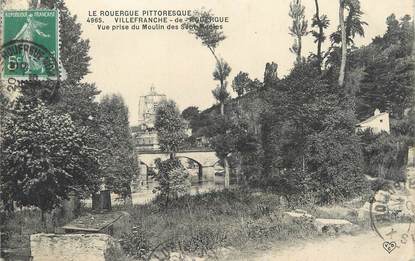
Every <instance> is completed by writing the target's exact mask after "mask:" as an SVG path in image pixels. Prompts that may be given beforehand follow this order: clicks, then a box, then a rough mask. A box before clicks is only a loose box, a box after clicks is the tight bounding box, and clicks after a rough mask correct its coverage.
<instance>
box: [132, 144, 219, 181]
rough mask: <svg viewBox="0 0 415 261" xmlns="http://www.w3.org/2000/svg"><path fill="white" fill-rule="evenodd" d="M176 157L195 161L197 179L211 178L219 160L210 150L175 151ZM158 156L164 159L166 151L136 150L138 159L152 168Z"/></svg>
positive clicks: (166, 154) (167, 156)
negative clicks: (197, 169)
mask: <svg viewBox="0 0 415 261" xmlns="http://www.w3.org/2000/svg"><path fill="white" fill-rule="evenodd" d="M176 157H177V158H178V159H183V158H185V159H190V160H192V161H193V162H195V163H196V164H197V165H198V167H199V171H198V177H199V180H202V179H204V180H213V179H214V177H215V166H216V165H217V164H218V162H219V158H218V157H217V156H216V153H215V151H212V150H186V151H181V152H177V153H176ZM158 158H160V159H161V160H166V159H168V158H169V154H168V153H164V152H162V151H140V152H138V161H139V162H140V164H141V165H145V166H146V168H147V169H148V168H154V167H155V160H156V159H158Z"/></svg>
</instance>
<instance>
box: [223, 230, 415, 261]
mask: <svg viewBox="0 0 415 261" xmlns="http://www.w3.org/2000/svg"><path fill="white" fill-rule="evenodd" d="M393 228H394V229H395V230H397V231H398V233H396V234H394V237H393V240H395V241H396V242H398V238H400V237H401V235H402V234H400V233H401V231H405V230H407V228H408V225H407V224H398V225H395V226H393ZM390 229H391V227H385V228H382V229H381V232H386V231H390ZM402 233H404V232H402ZM412 233H413V230H412ZM408 239H410V238H408ZM382 244H383V241H382V239H381V238H380V237H379V236H378V235H376V234H375V233H374V232H373V231H368V232H362V233H360V234H357V235H354V236H352V235H341V236H338V237H336V238H327V239H324V240H323V239H321V240H318V241H308V242H303V243H300V244H297V245H294V246H285V247H283V246H278V245H275V246H274V247H272V248H271V249H270V250H266V251H260V250H258V251H255V252H245V253H244V252H239V253H233V254H232V257H230V258H228V259H227V260H235V261H236V260H264V261H267V260H277V261H278V260H281V261H372V260H373V261H401V260H402V261H409V260H415V258H414V257H415V244H414V241H412V240H409V241H408V243H407V244H406V245H402V246H401V247H400V248H396V249H394V250H393V251H392V253H391V254H388V253H387V252H386V251H385V250H384V249H383V247H382ZM411 258H414V259H411Z"/></svg>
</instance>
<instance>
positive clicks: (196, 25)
mask: <svg viewBox="0 0 415 261" xmlns="http://www.w3.org/2000/svg"><path fill="white" fill-rule="evenodd" d="M188 21H189V22H188V24H187V26H188V28H189V33H190V34H193V35H195V36H196V39H200V40H201V41H202V45H204V46H206V47H207V48H208V49H209V51H210V52H211V53H212V55H213V57H214V58H215V60H216V67H215V70H214V72H213V79H214V80H217V81H219V85H218V86H217V87H216V88H215V89H214V90H213V91H212V94H213V96H214V97H215V99H217V100H218V101H219V103H220V112H221V115H225V101H226V99H227V98H228V97H229V92H228V91H227V89H226V88H227V85H228V82H227V81H226V78H227V77H228V76H229V74H230V72H231V67H230V66H229V64H228V63H227V62H226V61H224V60H223V59H220V58H219V57H218V56H217V54H216V47H217V46H218V45H219V43H220V42H222V41H223V40H225V38H226V37H225V35H224V34H223V32H222V31H221V30H220V27H219V26H217V25H216V24H215V23H214V22H213V21H214V19H213V14H212V13H211V12H210V11H205V10H202V11H197V10H196V11H194V12H193V15H192V16H191V17H189V19H188ZM223 163H224V168H225V187H226V188H228V187H229V163H228V160H227V159H226V157H225V158H224V159H223Z"/></svg>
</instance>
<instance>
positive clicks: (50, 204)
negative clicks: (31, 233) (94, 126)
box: [0, 98, 100, 223]
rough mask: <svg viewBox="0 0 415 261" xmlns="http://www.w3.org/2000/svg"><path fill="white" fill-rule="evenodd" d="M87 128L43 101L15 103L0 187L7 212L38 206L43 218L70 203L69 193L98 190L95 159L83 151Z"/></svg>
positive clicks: (4, 148) (5, 135)
mask: <svg viewBox="0 0 415 261" xmlns="http://www.w3.org/2000/svg"><path fill="white" fill-rule="evenodd" d="M84 132H85V128H81V129H80V128H78V127H77V126H76V125H74V123H73V121H72V120H71V118H70V116H69V115H67V114H56V113H55V112H53V111H51V110H50V109H48V108H47V107H46V106H45V105H44V104H43V103H42V102H39V101H37V100H28V99H25V98H19V99H18V100H17V101H16V103H15V105H14V107H12V108H11V113H10V115H9V116H8V117H7V118H6V119H5V122H4V132H3V139H2V144H1V145H2V157H1V169H2V170H3V171H2V172H1V175H0V181H1V182H0V184H1V186H0V188H1V191H2V200H3V203H4V205H5V206H6V208H7V209H9V210H13V202H16V203H17V205H18V206H36V207H38V208H40V209H41V210H42V220H43V223H44V221H45V220H44V216H43V213H44V212H45V211H50V210H52V209H53V208H55V207H57V206H59V205H60V203H61V202H62V200H64V199H68V194H69V192H76V193H79V194H83V195H86V194H88V193H91V192H94V191H97V190H98V185H99V180H100V179H99V176H97V175H96V173H97V171H96V169H97V168H98V167H99V165H98V156H97V154H96V153H95V151H94V149H92V148H89V147H88V146H87V141H86V140H85V137H84Z"/></svg>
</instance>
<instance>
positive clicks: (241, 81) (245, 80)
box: [232, 72, 251, 96]
mask: <svg viewBox="0 0 415 261" xmlns="http://www.w3.org/2000/svg"><path fill="white" fill-rule="evenodd" d="M250 82H251V79H250V78H249V74H248V73H245V72H239V73H238V74H237V75H236V76H235V78H234V79H233V81H232V89H233V90H234V91H235V92H236V93H237V94H238V96H242V95H243V94H244V93H245V92H246V91H247V86H248V84H250Z"/></svg>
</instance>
